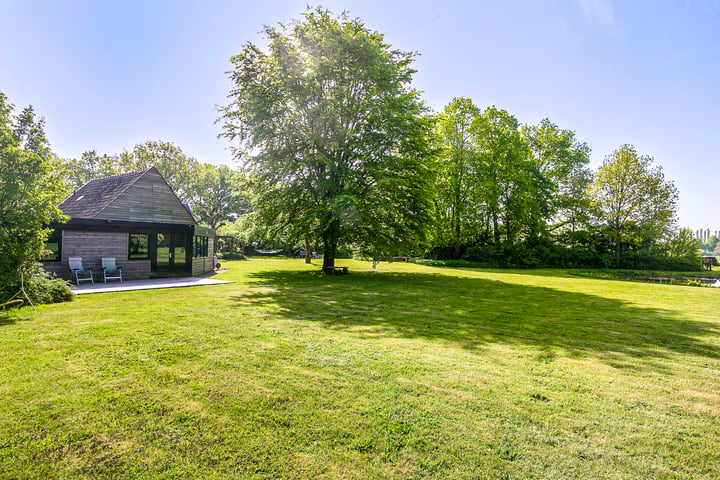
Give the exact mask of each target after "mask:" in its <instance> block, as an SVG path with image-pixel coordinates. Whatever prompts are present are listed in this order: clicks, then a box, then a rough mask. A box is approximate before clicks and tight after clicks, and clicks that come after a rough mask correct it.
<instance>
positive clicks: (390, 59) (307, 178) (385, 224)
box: [221, 8, 431, 272]
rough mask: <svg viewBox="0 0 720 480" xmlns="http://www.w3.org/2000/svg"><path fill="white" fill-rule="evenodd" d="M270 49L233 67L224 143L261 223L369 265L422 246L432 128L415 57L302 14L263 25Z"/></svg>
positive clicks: (344, 24) (358, 26)
mask: <svg viewBox="0 0 720 480" xmlns="http://www.w3.org/2000/svg"><path fill="white" fill-rule="evenodd" d="M264 33H265V36H266V38H267V40H268V47H267V49H266V50H262V49H261V48H259V47H257V46H256V45H254V44H252V43H247V44H246V45H245V46H244V47H243V49H242V52H241V53H240V54H239V55H237V56H235V57H233V58H232V59H231V63H232V67H233V68H232V71H231V72H230V79H231V81H232V84H233V86H232V90H231V92H230V96H229V98H230V100H231V103H230V104H229V105H228V106H226V107H225V108H224V109H223V110H222V117H221V120H222V121H223V122H224V136H225V137H227V138H228V139H230V140H231V141H234V142H237V144H236V155H237V158H238V159H240V160H242V162H243V165H244V167H245V168H246V169H247V171H248V174H249V178H250V179H251V185H253V187H254V188H253V190H254V192H253V194H254V195H253V198H254V199H255V202H254V205H253V208H254V209H255V211H256V217H257V218H258V219H259V221H262V222H265V223H279V222H282V223H289V224H291V225H292V228H291V231H292V232H293V233H295V234H296V235H297V237H298V238H303V237H309V238H311V239H313V238H319V239H321V241H322V244H323V247H324V254H325V256H324V261H323V270H324V271H325V272H329V271H330V269H331V268H332V267H334V262H335V254H336V251H337V247H338V244H339V242H341V241H342V242H345V243H352V244H353V245H354V246H355V247H356V248H358V249H360V250H362V251H363V252H365V253H367V254H370V255H373V256H376V255H381V254H389V253H393V252H397V251H399V250H400V249H402V248H407V247H409V246H410V245H412V244H413V243H414V242H415V241H416V240H417V239H418V238H420V237H422V235H423V232H424V229H425V225H426V224H427V223H428V221H429V220H430V214H429V212H430V210H431V191H430V169H429V162H428V161H427V159H428V156H429V151H430V149H429V147H428V140H429V138H428V137H429V121H428V120H427V119H426V118H424V116H423V113H424V112H423V106H422V103H421V101H420V99H419V95H418V93H417V92H415V91H414V90H413V89H412V88H411V86H410V82H411V80H412V75H413V73H414V70H413V69H412V68H411V67H410V65H411V62H412V60H413V56H414V55H413V54H412V53H405V52H401V51H398V50H394V49H392V48H391V47H390V46H389V45H388V44H386V43H385V42H384V40H383V36H382V35H381V34H380V33H378V32H375V31H372V30H370V29H368V28H367V27H366V26H365V25H364V24H363V22H362V21H361V20H360V19H357V18H350V17H348V15H347V14H345V13H343V14H341V15H339V16H335V15H333V14H332V13H331V12H329V11H327V10H323V9H320V8H317V9H315V10H308V11H307V12H306V13H305V14H304V15H303V17H302V19H300V20H294V21H292V22H291V23H290V24H289V25H288V26H283V25H280V26H279V27H277V28H275V27H265V29H264Z"/></svg>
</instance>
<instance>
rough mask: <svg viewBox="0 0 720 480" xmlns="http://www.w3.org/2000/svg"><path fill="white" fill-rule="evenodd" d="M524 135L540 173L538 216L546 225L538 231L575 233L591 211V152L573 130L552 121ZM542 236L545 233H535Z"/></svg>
mask: <svg viewBox="0 0 720 480" xmlns="http://www.w3.org/2000/svg"><path fill="white" fill-rule="evenodd" d="M522 135H523V138H524V139H525V142H526V143H527V145H528V148H529V153H530V157H531V159H532V161H533V162H534V164H535V167H536V169H537V171H538V173H539V174H540V175H541V176H542V179H543V181H542V182H540V183H539V184H538V185H537V186H538V188H537V189H536V193H537V197H536V200H537V201H536V202H535V206H536V207H537V208H538V209H539V211H538V214H537V216H538V217H539V218H541V219H542V220H543V221H542V222H539V223H538V224H537V225H535V228H536V229H537V228H547V229H548V231H550V232H553V231H558V230H564V229H569V230H571V231H574V230H575V229H576V228H577V226H578V223H580V222H581V221H582V220H583V219H584V218H585V217H586V215H585V212H587V211H588V205H589V204H588V202H587V195H586V194H585V192H586V190H587V186H588V185H589V183H590V179H591V176H592V175H591V173H590V170H589V169H588V168H587V164H588V163H589V162H590V148H589V147H588V146H587V144H586V143H584V142H580V141H578V140H577V139H576V138H575V132H573V131H572V130H563V129H561V128H559V127H558V126H557V125H556V124H554V123H553V122H551V121H550V120H549V119H547V118H546V119H543V120H542V121H541V122H540V123H539V124H538V125H528V126H524V127H523V128H522ZM534 233H541V232H537V231H536V232H534Z"/></svg>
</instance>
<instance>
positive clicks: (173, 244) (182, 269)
mask: <svg viewBox="0 0 720 480" xmlns="http://www.w3.org/2000/svg"><path fill="white" fill-rule="evenodd" d="M187 238H188V236H187V235H186V234H184V233H155V234H151V235H150V242H149V243H150V245H149V249H150V260H151V261H150V268H151V273H152V275H153V276H155V277H169V276H174V275H178V276H181V275H187V274H188V268H187V267H188V263H187Z"/></svg>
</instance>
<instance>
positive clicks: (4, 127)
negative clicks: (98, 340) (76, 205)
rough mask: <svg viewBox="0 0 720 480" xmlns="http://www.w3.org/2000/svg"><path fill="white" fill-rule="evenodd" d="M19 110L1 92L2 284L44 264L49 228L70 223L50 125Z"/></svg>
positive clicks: (0, 271) (31, 114)
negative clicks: (46, 130) (66, 218)
mask: <svg viewBox="0 0 720 480" xmlns="http://www.w3.org/2000/svg"><path fill="white" fill-rule="evenodd" d="M13 110H14V107H13V105H12V104H10V103H9V102H8V101H7V97H6V96H5V95H4V94H3V93H2V92H0V278H3V277H4V278H6V279H7V278H8V277H7V275H11V276H12V275H14V274H15V272H17V271H19V270H25V269H27V268H28V267H29V266H30V265H31V264H32V263H34V262H36V261H37V260H38V259H39V258H40V256H41V254H42V249H43V241H44V239H45V236H46V235H47V233H48V231H47V230H46V228H45V226H46V225H48V224H49V223H50V222H54V221H59V220H62V219H64V217H63V215H62V212H60V210H59V209H58V208H57V205H58V204H59V203H60V202H62V200H63V198H64V196H65V193H66V191H65V188H64V186H63V179H62V177H61V172H60V170H59V169H58V168H57V167H56V165H55V163H56V162H57V159H56V158H55V157H54V156H53V154H52V152H51V151H50V146H49V144H48V141H47V139H46V138H45V133H44V121H43V120H42V119H37V118H36V117H35V112H34V111H33V108H32V107H27V108H25V109H24V110H23V111H22V112H20V114H18V115H13Z"/></svg>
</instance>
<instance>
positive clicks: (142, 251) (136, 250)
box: [128, 233, 148, 260]
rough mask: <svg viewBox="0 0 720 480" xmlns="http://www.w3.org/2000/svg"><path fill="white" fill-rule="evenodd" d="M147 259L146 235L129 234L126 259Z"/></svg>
mask: <svg viewBox="0 0 720 480" xmlns="http://www.w3.org/2000/svg"><path fill="white" fill-rule="evenodd" d="M147 258H148V235H147V234H145V233H142V234H138V233H131V234H130V241H129V250H128V259H129V260H146V259H147Z"/></svg>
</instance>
